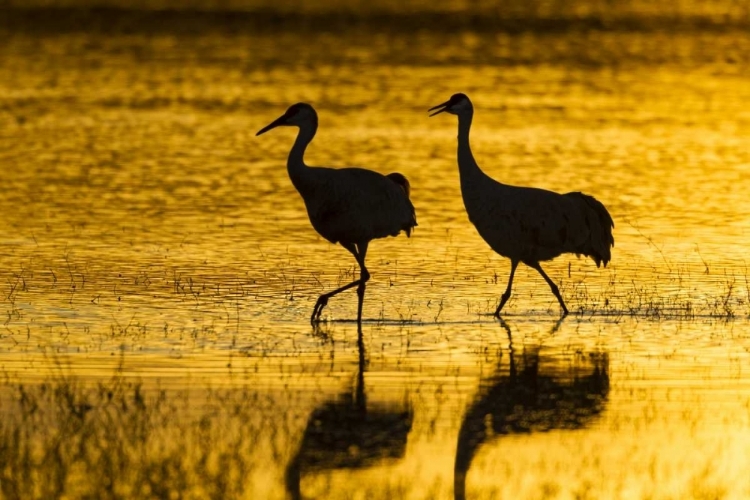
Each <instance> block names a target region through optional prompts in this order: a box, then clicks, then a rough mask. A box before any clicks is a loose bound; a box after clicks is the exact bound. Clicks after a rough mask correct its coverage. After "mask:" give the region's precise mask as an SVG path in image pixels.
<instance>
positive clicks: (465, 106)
mask: <svg viewBox="0 0 750 500" xmlns="http://www.w3.org/2000/svg"><path fill="white" fill-rule="evenodd" d="M470 109H471V101H470V100H469V98H468V97H467V96H466V94H461V93H458V94H453V95H452V96H451V98H450V99H448V100H447V101H445V102H444V103H443V104H438V105H437V106H433V107H432V108H430V109H429V110H427V111H428V112H432V111H434V113H432V114H431V115H430V116H435V115H437V114H440V113H442V112H443V111H445V112H447V113H450V114H452V115H457V114H459V113H460V112H461V111H463V110H470Z"/></svg>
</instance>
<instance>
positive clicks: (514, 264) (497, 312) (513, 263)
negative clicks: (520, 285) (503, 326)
mask: <svg viewBox="0 0 750 500" xmlns="http://www.w3.org/2000/svg"><path fill="white" fill-rule="evenodd" d="M517 267H518V261H517V260H511V261H510V278H508V286H507V287H506V288H505V293H503V295H502V297H500V305H498V306H497V309H495V317H496V318H499V317H500V309H502V308H503V306H504V305H505V303H506V302H508V299H509V298H510V288H511V287H512V286H513V275H515V274H516V268H517Z"/></svg>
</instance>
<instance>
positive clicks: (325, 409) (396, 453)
mask: <svg viewBox="0 0 750 500" xmlns="http://www.w3.org/2000/svg"><path fill="white" fill-rule="evenodd" d="M357 334H358V340H357V345H358V350H359V370H358V372H357V383H356V388H355V390H354V394H352V392H351V391H349V392H345V393H343V394H341V395H339V397H338V398H337V399H335V400H333V401H328V402H326V403H324V404H322V405H321V406H319V407H318V408H316V409H315V410H314V411H313V412H312V414H311V415H310V418H309V419H308V420H307V427H306V428H305V432H304V435H303V437H302V442H301V443H300V446H299V450H298V451H297V453H296V454H295V455H294V457H292V460H291V461H290V462H289V464H288V465H287V468H286V478H285V480H286V489H287V493H288V495H289V497H290V498H292V499H299V498H302V496H301V488H300V482H301V479H302V474H303V472H316V471H322V470H331V469H362V468H366V467H371V466H373V465H376V464H380V463H382V462H383V461H384V460H389V459H400V458H402V457H403V456H404V453H405V451H406V440H407V436H408V434H409V431H410V430H411V425H412V419H413V413H412V409H411V407H410V406H409V405H408V403H404V404H401V405H398V404H384V403H378V404H374V403H370V404H367V394H366V391H365V376H364V373H365V368H366V365H367V363H366V356H365V347H364V343H363V340H362V328H361V326H358V328H357Z"/></svg>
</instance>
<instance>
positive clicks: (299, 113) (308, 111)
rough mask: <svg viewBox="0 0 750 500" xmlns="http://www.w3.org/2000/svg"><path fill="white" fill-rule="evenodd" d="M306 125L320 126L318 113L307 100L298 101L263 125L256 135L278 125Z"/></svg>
mask: <svg viewBox="0 0 750 500" xmlns="http://www.w3.org/2000/svg"><path fill="white" fill-rule="evenodd" d="M305 125H313V126H315V127H317V126H318V114H317V113H316V112H315V109H314V108H313V107H312V106H310V105H309V104H307V103H305V102H298V103H297V104H292V105H291V106H289V109H287V110H286V113H284V114H283V115H281V116H280V117H278V118H276V119H275V120H274V121H272V122H271V123H269V124H268V125H266V126H265V127H263V128H262V129H260V130H259V131H258V133H257V134H255V135H256V136H259V135H261V134H265V133H266V132H268V131H269V130H271V129H274V128H276V127H281V126H295V127H302V126H305Z"/></svg>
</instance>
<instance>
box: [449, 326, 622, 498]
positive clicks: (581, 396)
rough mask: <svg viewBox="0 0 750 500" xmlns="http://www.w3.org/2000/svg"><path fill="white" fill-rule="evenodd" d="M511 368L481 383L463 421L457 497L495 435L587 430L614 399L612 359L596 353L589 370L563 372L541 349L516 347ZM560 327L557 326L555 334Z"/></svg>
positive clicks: (456, 469)
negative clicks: (610, 395)
mask: <svg viewBox="0 0 750 500" xmlns="http://www.w3.org/2000/svg"><path fill="white" fill-rule="evenodd" d="M500 324H501V326H502V327H503V328H504V329H505V330H506V332H507V333H508V337H509V338H510V367H509V370H508V369H507V368H506V371H503V369H502V365H501V364H498V367H497V371H496V372H495V374H494V375H493V376H491V377H489V378H487V379H486V380H483V381H482V382H481V383H480V390H479V394H478V396H477V397H476V399H475V401H474V402H473V403H472V404H471V406H470V407H469V409H468V411H467V412H466V414H465V415H464V418H463V421H462V423H461V429H460V431H459V434H458V446H457V449H456V461H455V465H454V479H453V494H454V498H456V499H464V498H466V476H467V474H468V472H469V467H471V462H472V460H473V458H474V456H475V455H476V453H477V451H478V450H479V448H480V446H481V445H482V443H484V442H485V441H488V440H489V439H491V438H492V436H493V435H499V436H502V435H507V434H526V433H532V432H546V431H550V430H553V429H571V430H572V429H583V428H585V427H587V426H588V425H590V424H591V423H592V422H593V421H594V420H595V419H596V418H597V417H598V416H599V415H600V414H601V412H602V411H603V409H604V407H605V404H606V401H607V395H608V393H609V375H608V368H609V358H608V356H607V354H606V353H601V352H597V353H591V354H590V355H589V359H590V362H591V365H590V366H588V367H584V366H581V367H578V366H576V367H571V368H569V367H561V366H560V365H559V363H556V362H555V360H554V359H553V358H551V357H548V358H546V359H545V358H544V357H542V356H540V350H541V346H535V347H532V348H531V349H529V348H527V347H524V348H523V349H522V350H521V351H520V352H517V351H516V349H514V347H513V340H512V337H511V330H510V327H509V326H508V324H507V323H505V322H504V321H502V320H501V321H500ZM559 326H560V322H557V323H556V324H555V326H554V327H553V328H552V333H554V332H555V331H556V330H557V329H558V328H559Z"/></svg>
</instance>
